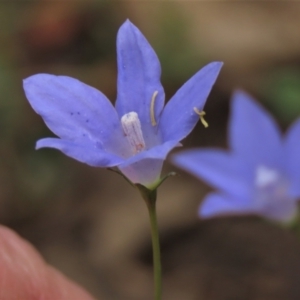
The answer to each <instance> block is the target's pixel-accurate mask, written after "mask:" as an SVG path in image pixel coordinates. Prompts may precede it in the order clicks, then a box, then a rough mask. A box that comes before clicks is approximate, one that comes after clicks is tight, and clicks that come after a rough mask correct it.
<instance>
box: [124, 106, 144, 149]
mask: <svg viewBox="0 0 300 300" xmlns="http://www.w3.org/2000/svg"><path fill="white" fill-rule="evenodd" d="M121 124H122V127H123V130H124V133H125V136H126V137H127V140H128V142H129V144H130V146H131V147H132V150H133V153H134V154H136V153H139V152H141V151H143V150H144V149H145V148H146V144H145V141H144V137H143V132H142V126H141V122H140V119H139V117H138V114H137V113H136V112H134V111H132V112H129V113H128V114H125V115H124V116H123V117H122V118H121Z"/></svg>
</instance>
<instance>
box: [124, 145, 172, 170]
mask: <svg viewBox="0 0 300 300" xmlns="http://www.w3.org/2000/svg"><path fill="white" fill-rule="evenodd" d="M176 146H178V142H177V141H168V142H165V143H163V144H161V145H158V146H155V147H153V148H151V149H149V150H145V151H142V152H140V153H138V154H136V155H134V156H132V157H130V158H128V159H127V160H126V161H125V162H124V163H123V164H122V166H123V167H125V166H128V165H131V164H133V163H136V162H138V161H141V160H143V159H163V160H164V159H165V158H166V157H167V155H168V153H169V152H170V151H171V150H172V149H173V148H174V147H176ZM146 171H147V170H145V172H146Z"/></svg>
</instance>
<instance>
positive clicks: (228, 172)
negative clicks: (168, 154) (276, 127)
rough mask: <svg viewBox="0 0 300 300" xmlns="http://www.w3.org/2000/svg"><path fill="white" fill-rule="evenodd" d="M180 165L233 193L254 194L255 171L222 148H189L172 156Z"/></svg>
mask: <svg viewBox="0 0 300 300" xmlns="http://www.w3.org/2000/svg"><path fill="white" fill-rule="evenodd" d="M172 161H173V163H174V164H175V165H177V166H178V167H180V168H182V169H184V170H186V171H188V172H190V173H192V174H194V175H195V176H197V177H199V178H201V179H203V180H204V181H207V182H208V183H209V184H211V185H212V186H213V187H215V188H218V189H220V190H221V191H224V192H226V193H229V194H231V195H236V196H239V197H244V196H245V195H251V194H252V187H253V177H254V171H253V169H251V168H249V167H248V166H247V165H245V164H243V161H241V160H239V159H237V158H236V157H234V156H233V155H231V154H229V153H226V152H224V151H220V150H214V149H211V150H189V151H184V152H181V153H178V154H175V155H173V156H172Z"/></svg>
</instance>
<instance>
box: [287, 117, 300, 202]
mask: <svg viewBox="0 0 300 300" xmlns="http://www.w3.org/2000/svg"><path fill="white" fill-rule="evenodd" d="M284 148H285V159H286V172H287V175H288V177H289V179H290V184H291V188H290V189H291V190H290V191H291V196H293V197H300V119H298V120H297V121H296V122H295V123H294V124H293V125H292V126H291V127H290V128H289V130H288V132H287V134H286V138H285V144H284Z"/></svg>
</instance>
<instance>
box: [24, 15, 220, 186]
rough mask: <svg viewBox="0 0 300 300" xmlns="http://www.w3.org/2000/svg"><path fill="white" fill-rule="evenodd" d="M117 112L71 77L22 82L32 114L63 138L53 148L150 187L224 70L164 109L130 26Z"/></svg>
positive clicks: (156, 66) (146, 55) (121, 47)
mask: <svg viewBox="0 0 300 300" xmlns="http://www.w3.org/2000/svg"><path fill="white" fill-rule="evenodd" d="M117 62H118V78H117V100H116V105H115V108H114V107H113V105H112V104H111V102H110V101H109V100H108V99H107V98H106V97H105V95H104V94H102V93H101V92H100V91H98V90H96V89H95V88H92V87H90V86H88V85H86V84H84V83H82V82H80V81H78V80H76V79H73V78H70V77H66V76H55V75H49V74H37V75H33V76H31V77H29V78H27V79H25V80H24V90H25V94H26V97H27V99H28V100H29V102H30V104H31V106H32V108H33V109H34V110H35V111H36V112H37V113H38V114H39V115H41V116H42V118H43V120H44V122H45V123H46V125H47V126H48V127H49V129H50V130H51V131H52V132H53V133H54V134H56V135H57V136H58V137H59V138H44V139H41V140H39V141H38V142H37V145H36V148H37V149H39V148H43V147H50V148H56V149H58V150H60V151H62V152H63V153H64V154H66V155H68V156H70V157H72V158H74V159H76V160H78V161H80V162H83V163H87V164H88V165H91V166H95V167H118V168H119V170H120V171H121V172H122V173H123V174H124V175H125V176H126V177H127V178H128V179H130V180H131V181H132V182H133V183H140V184H142V185H144V186H146V187H153V186H154V185H155V183H156V182H157V181H158V180H159V178H160V173H161V168H162V164H163V160H164V159H165V158H166V156H167V154H168V152H169V151H170V150H171V149H172V148H174V147H176V146H178V144H179V141H180V140H182V139H183V138H184V137H186V136H187V135H188V134H189V133H190V131H191V130H192V129H193V127H194V126H195V124H196V123H197V121H198V119H199V116H198V115H197V114H196V113H195V111H194V108H196V109H197V110H199V111H201V110H202V108H203V106H204V104H205V101H206V98H207V97H208V95H209V93H210V90H211V88H212V86H213V84H214V82H215V80H216V78H217V76H218V73H219V71H220V68H221V66H222V63H220V62H213V63H210V64H208V65H207V66H205V67H204V68H203V69H201V70H200V71H199V72H198V73H196V74H195V75H194V76H193V77H192V78H191V79H190V80H189V81H187V82H186V83H185V84H184V85H183V86H182V87H181V88H180V89H179V90H178V91H177V93H176V94H175V95H174V96H173V98H172V99H171V100H170V101H169V102H168V103H167V105H166V106H165V107H164V98H165V94H164V90H163V87H162V85H161V83H160V75H161V68H160V63H159V60H158V58H157V56H156V54H155V52H154V50H153V49H152V47H151V46H150V44H149V43H148V41H147V40H146V38H145V37H144V36H143V35H142V33H141V32H140V31H139V30H138V28H137V27H135V26H134V25H133V24H132V23H131V22H130V21H128V20H127V21H126V22H125V23H124V24H123V25H122V26H121V28H120V29H119V32H118V36H117Z"/></svg>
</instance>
